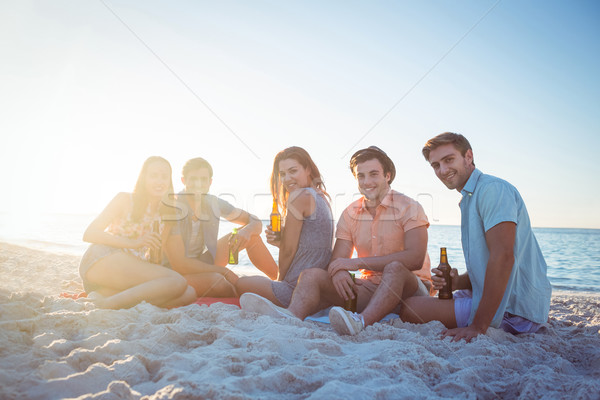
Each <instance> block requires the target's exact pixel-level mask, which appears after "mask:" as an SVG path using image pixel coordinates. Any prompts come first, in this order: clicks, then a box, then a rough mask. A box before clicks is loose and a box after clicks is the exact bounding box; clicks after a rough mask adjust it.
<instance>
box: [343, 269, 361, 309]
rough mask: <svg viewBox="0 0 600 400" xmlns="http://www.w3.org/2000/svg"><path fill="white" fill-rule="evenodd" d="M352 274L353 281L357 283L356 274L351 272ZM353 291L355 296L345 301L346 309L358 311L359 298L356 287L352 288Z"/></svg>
mask: <svg viewBox="0 0 600 400" xmlns="http://www.w3.org/2000/svg"><path fill="white" fill-rule="evenodd" d="M350 276H351V277H352V283H356V280H355V278H354V274H352V273H351V274H350ZM352 293H354V298H353V299H348V300H346V301H344V310H348V311H352V312H356V301H357V300H358V295H357V293H356V291H355V290H354V289H352Z"/></svg>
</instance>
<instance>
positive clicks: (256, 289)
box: [235, 276, 283, 307]
mask: <svg viewBox="0 0 600 400" xmlns="http://www.w3.org/2000/svg"><path fill="white" fill-rule="evenodd" d="M271 282H273V281H272V280H270V279H268V278H265V277H264V276H242V277H240V279H238V281H237V283H236V285H235V288H236V290H237V292H238V293H239V294H240V295H242V294H243V293H248V292H250V293H256V294H258V295H260V296H262V297H264V298H265V299H268V300H270V301H271V302H272V303H273V304H275V305H276V306H279V307H283V304H281V303H280V302H279V300H277V297H275V294H274V293H273V289H272V287H271Z"/></svg>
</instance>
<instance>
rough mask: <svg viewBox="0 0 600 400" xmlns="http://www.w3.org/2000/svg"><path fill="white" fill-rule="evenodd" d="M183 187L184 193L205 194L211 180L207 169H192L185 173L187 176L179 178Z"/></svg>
mask: <svg viewBox="0 0 600 400" xmlns="http://www.w3.org/2000/svg"><path fill="white" fill-rule="evenodd" d="M181 182H182V183H183V184H184V185H185V191H186V193H194V194H207V193H208V190H209V189H210V185H211V184H212V178H211V177H210V174H209V172H208V168H198V169H193V170H191V171H189V172H188V173H187V176H185V177H182V178H181Z"/></svg>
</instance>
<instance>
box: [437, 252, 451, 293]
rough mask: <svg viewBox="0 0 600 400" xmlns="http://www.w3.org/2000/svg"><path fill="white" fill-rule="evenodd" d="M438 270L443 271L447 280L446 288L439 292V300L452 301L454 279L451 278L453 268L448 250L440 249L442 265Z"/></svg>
mask: <svg viewBox="0 0 600 400" xmlns="http://www.w3.org/2000/svg"><path fill="white" fill-rule="evenodd" d="M438 269H439V270H440V271H442V276H443V277H444V279H445V280H446V283H445V284H444V287H443V288H441V289H440V291H439V292H438V298H439V299H445V300H447V299H451V298H452V278H451V277H450V271H451V270H452V268H451V267H450V264H448V254H447V253H446V248H445V247H441V248H440V265H438Z"/></svg>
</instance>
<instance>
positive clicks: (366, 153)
mask: <svg viewBox="0 0 600 400" xmlns="http://www.w3.org/2000/svg"><path fill="white" fill-rule="evenodd" d="M372 159H377V160H378V161H379V162H380V163H381V166H382V167H383V174H384V175H385V174H387V173H388V172H389V174H390V181H389V182H388V183H389V184H391V183H392V181H393V180H394V178H395V177H396V166H395V165H394V162H393V161H392V159H391V158H389V157H388V155H387V154H385V151H383V150H381V149H380V148H379V147H377V146H369V147H367V148H366V149H362V150H358V151H357V152H356V153H354V154H353V155H352V157H351V158H350V171H352V175H354V177H355V178H356V171H355V168H356V166H357V165H358V164H361V163H364V162H365V161H369V160H372Z"/></svg>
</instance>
